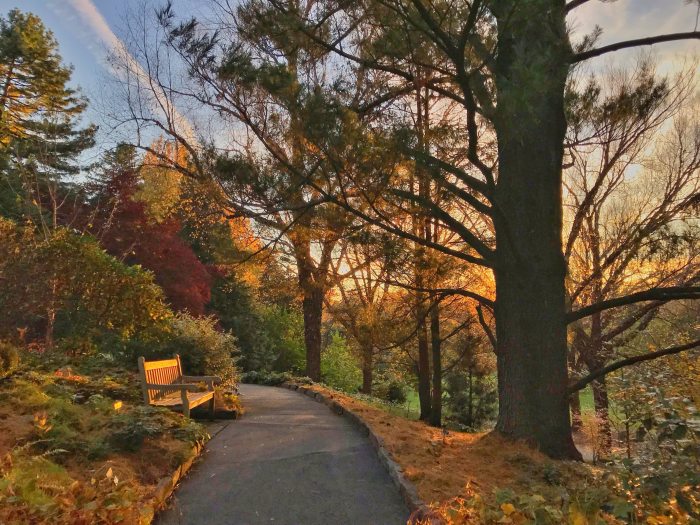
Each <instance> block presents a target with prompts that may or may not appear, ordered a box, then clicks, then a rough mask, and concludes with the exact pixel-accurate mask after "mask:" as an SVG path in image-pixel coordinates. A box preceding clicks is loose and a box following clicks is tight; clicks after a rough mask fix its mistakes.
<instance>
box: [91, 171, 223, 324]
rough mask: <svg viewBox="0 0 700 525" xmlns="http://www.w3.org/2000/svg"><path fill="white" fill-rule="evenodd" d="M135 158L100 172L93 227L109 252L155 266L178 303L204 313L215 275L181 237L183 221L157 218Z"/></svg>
mask: <svg viewBox="0 0 700 525" xmlns="http://www.w3.org/2000/svg"><path fill="white" fill-rule="evenodd" d="M131 160H133V159H131ZM131 160H129V161H124V159H121V160H119V161H118V162H114V163H111V165H109V166H108V167H107V168H106V170H105V172H104V173H103V175H102V177H101V178H100V180H99V182H98V190H97V192H96V195H97V204H96V206H97V211H96V217H95V220H94V224H93V230H94V231H95V233H96V235H97V236H98V237H99V239H100V242H101V244H102V246H103V247H104V248H105V250H106V251H107V252H109V253H110V254H112V255H114V256H115V257H118V258H121V259H122V260H124V261H125V262H126V263H128V264H139V265H141V266H142V267H143V268H146V269H148V270H150V271H152V272H153V273H154V274H155V278H156V282H157V283H158V284H159V285H160V286H161V287H162V288H163V291H164V292H165V295H166V297H167V299H168V302H169V303H170V305H171V306H172V307H173V309H175V310H177V311H186V312H188V313H190V314H191V315H195V316H201V315H203V314H204V312H205V306H206V304H207V303H208V302H209V300H210V297H211V281H212V277H211V275H210V274H209V272H208V270H207V268H206V266H205V265H204V264H202V262H201V261H200V260H199V259H198V258H197V256H196V254H195V253H194V252H193V251H192V248H191V247H190V246H189V245H188V244H187V243H186V242H185V241H184V240H183V239H182V238H181V237H180V232H181V230H182V226H181V224H180V222H179V221H178V220H177V219H176V218H174V217H170V218H167V219H166V220H164V221H161V222H156V221H154V220H152V219H151V218H150V217H149V215H148V211H147V207H146V205H145V203H143V202H140V201H138V200H137V199H136V198H135V195H136V192H137V190H138V184H139V176H138V169H137V168H136V167H135V163H134V162H132V161H131Z"/></svg>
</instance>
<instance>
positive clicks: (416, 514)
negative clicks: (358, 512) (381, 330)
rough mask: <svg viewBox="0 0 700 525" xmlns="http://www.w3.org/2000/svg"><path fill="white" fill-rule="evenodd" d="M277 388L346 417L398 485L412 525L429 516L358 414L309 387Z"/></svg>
mask: <svg viewBox="0 0 700 525" xmlns="http://www.w3.org/2000/svg"><path fill="white" fill-rule="evenodd" d="M277 386H279V387H281V388H286V389H287V390H295V391H297V392H300V393H302V394H305V395H306V396H308V397H310V398H311V399H313V400H315V401H316V402H318V403H323V404H324V405H326V406H327V407H328V408H330V409H331V410H332V411H333V412H335V413H336V414H338V415H339V416H343V417H345V419H347V420H349V421H350V422H351V423H352V424H353V425H355V426H356V427H357V428H358V429H359V430H360V432H362V433H363V434H364V435H366V436H367V437H369V441H370V443H372V446H373V447H374V450H375V452H376V453H377V456H378V457H379V461H380V462H381V464H382V465H384V468H386V470H387V472H388V473H389V476H390V477H391V481H393V483H394V485H396V487H397V488H398V489H399V493H400V494H401V497H402V498H403V500H404V502H405V503H406V505H407V506H408V510H409V511H410V512H411V518H410V523H412V522H413V521H414V520H415V519H421V518H424V517H427V516H429V514H430V509H429V507H428V505H426V503H425V501H423V500H422V499H421V498H420V496H419V495H418V491H417V490H416V487H415V485H413V483H411V482H410V481H409V480H408V479H407V478H406V476H405V475H404V473H403V469H402V468H401V466H400V465H399V464H398V463H397V462H396V461H394V459H393V458H392V457H391V454H390V453H389V451H388V450H387V449H386V447H385V445H384V440H383V439H382V438H381V437H380V436H378V435H377V434H376V433H375V432H374V431H373V430H372V429H371V428H370V426H369V425H368V424H367V423H365V421H364V420H363V419H362V418H361V417H360V416H359V415H358V414H357V413H355V412H353V411H352V410H350V409H348V408H345V407H344V406H342V405H341V404H340V403H338V402H337V401H336V400H335V399H333V397H331V396H329V395H327V394H325V393H323V392H317V391H315V390H313V389H311V388H309V387H308V386H307V385H302V384H298V383H288V382H285V383H281V384H279V385H277Z"/></svg>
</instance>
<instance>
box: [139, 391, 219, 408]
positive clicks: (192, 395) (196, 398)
mask: <svg viewBox="0 0 700 525" xmlns="http://www.w3.org/2000/svg"><path fill="white" fill-rule="evenodd" d="M212 397H214V392H189V393H188V394H187V399H188V401H189V402H190V407H196V406H199V405H201V404H202V403H204V402H206V401H209V400H210V399H211V398H212ZM152 404H153V405H155V406H159V407H176V406H180V405H182V398H181V397H180V393H179V392H174V393H172V394H168V395H166V396H164V397H162V398H160V399H156V400H155V401H153V403H152Z"/></svg>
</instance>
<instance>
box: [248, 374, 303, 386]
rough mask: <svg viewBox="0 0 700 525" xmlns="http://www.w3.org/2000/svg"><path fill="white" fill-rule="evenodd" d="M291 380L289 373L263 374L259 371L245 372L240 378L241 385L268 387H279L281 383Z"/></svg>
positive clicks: (291, 376)
mask: <svg viewBox="0 0 700 525" xmlns="http://www.w3.org/2000/svg"><path fill="white" fill-rule="evenodd" d="M293 379H294V376H293V375H292V374H290V373H289V372H264V371H260V370H251V371H249V372H245V373H244V374H243V375H242V376H241V382H242V383H249V384H253V385H268V386H276V385H281V384H282V383H285V382H287V381H292V380H293Z"/></svg>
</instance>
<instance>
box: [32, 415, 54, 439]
mask: <svg viewBox="0 0 700 525" xmlns="http://www.w3.org/2000/svg"><path fill="white" fill-rule="evenodd" d="M52 428H53V425H51V424H49V415H48V414H47V413H46V411H45V410H43V411H41V412H37V413H36V414H34V430H35V431H36V433H37V434H39V435H45V434H47V433H48V432H49V431H50V430H51V429H52Z"/></svg>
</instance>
